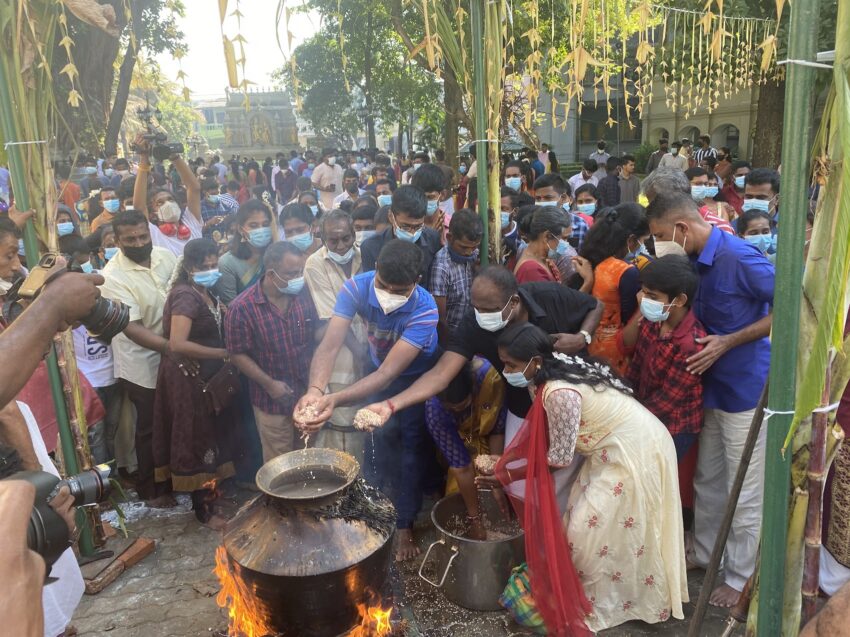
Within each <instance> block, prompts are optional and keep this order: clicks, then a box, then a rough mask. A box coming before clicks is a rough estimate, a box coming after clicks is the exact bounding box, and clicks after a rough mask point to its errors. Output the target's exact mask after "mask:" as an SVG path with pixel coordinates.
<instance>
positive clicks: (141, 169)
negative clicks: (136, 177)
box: [136, 164, 151, 173]
mask: <svg viewBox="0 0 850 637" xmlns="http://www.w3.org/2000/svg"><path fill="white" fill-rule="evenodd" d="M150 171H151V167H150V165H147V166H144V165H142V164H139V167H138V168H137V169H136V172H140V173H149V172H150Z"/></svg>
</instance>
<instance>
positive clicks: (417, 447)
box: [294, 239, 439, 560]
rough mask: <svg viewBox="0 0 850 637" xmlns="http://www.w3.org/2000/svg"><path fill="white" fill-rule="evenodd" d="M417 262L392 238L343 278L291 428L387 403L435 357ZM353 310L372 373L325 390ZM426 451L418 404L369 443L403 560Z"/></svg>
mask: <svg viewBox="0 0 850 637" xmlns="http://www.w3.org/2000/svg"><path fill="white" fill-rule="evenodd" d="M422 260H423V256H422V250H420V249H419V247H418V246H417V245H415V244H413V243H410V242H409V241H402V240H400V239H393V240H391V241H389V242H388V243H387V244H386V245H384V247H383V248H382V249H381V252H380V254H379V255H378V261H377V269H376V270H375V271H372V272H364V273H363V274H358V275H357V276H355V277H354V278H351V279H349V280H348V281H346V282H345V285H344V286H343V288H342V290H341V291H340V293H339V295H338V296H337V300H336V306H335V307H334V315H333V317H331V319H330V321H328V326H327V330H326V331H325V335H324V337H323V338H322V342H321V343H320V344H319V347H318V348H317V349H316V353H315V355H314V356H313V360H312V362H311V364H310V381H309V388H308V389H307V393H306V394H305V395H304V396H303V397H302V398H301V400H300V401H298V404H297V405H296V407H295V413H294V419H295V421H296V426H298V427H299V428H300V429H301V430H302V431H304V432H305V433H313V432H315V431H318V430H319V429H320V428H321V427H322V425H323V424H324V423H325V422H326V421H327V420H328V419H329V418H330V417H331V414H332V413H333V410H334V408H336V407H340V406H344V405H350V404H353V403H363V402H364V401H366V402H372V401H376V400H385V399H386V398H387V397H389V396H393V395H395V394H397V393H398V392H400V391H403V390H404V389H407V387H409V386H410V385H412V384H413V382H414V381H415V380H416V379H417V378H419V376H421V375H422V374H423V373H425V372H427V371H428V370H429V369H431V367H432V366H433V364H434V362H436V360H437V356H438V351H437V321H438V318H439V316H438V314H437V304H436V303H435V302H434V297H432V296H431V294H430V293H429V292H428V291H427V290H425V288H423V287H420V286H419V285H418V282H419V279H420V272H421V269H422ZM355 315H357V316H359V317H360V318H361V319H362V320H363V322H364V323H365V324H366V332H367V335H368V340H369V353H368V357H369V360H368V361H367V362H366V367H367V369H371V370H373V371H372V373H370V374H368V375H366V376H365V377H364V378H361V379H360V380H359V381H357V382H356V383H354V384H353V385H349V386H348V387H346V388H345V389H342V390H341V391H338V392H335V393H327V387H328V381H329V379H330V376H331V372H332V371H333V367H334V362H335V361H336V356H337V353H338V352H339V350H340V348H341V347H342V345H343V344H344V343H345V341H346V339H347V338H348V334H349V327H350V326H351V321H352V320H353V319H354V317H355ZM354 351H357V350H354ZM308 406H311V407H312V408H313V410H314V412H315V413H317V415H316V416H315V417H313V416H309V417H307V418H305V414H304V410H305V409H306V408H307V407H308ZM370 444H371V446H372V450H371V452H370V450H369V448H368V446H369V445H370ZM429 449H430V438H429V436H428V432H427V431H426V429H425V409H424V405H422V404H419V405H415V406H413V407H409V408H407V409H400V410H399V411H398V412H396V413H395V414H394V417H393V418H392V419H391V420H390V421H389V422H388V423H387V425H386V426H384V427H382V428H380V429H378V430H377V431H375V433H374V435H373V437H372V438H370V440H369V441H367V449H366V453H365V464H366V466H364V468H363V473H364V476H365V477H366V478H367V479H368V480H370V482H372V483H373V484H375V486H377V487H379V488H381V489H384V490H385V491H387V493H388V495H389V496H390V498H391V499H392V500H393V503H394V504H395V507H396V510H397V511H398V523H397V526H398V533H397V535H398V548H397V552H396V558H397V559H400V560H401V559H407V558H410V557H413V556H415V555H416V554H418V553H419V549H418V548H417V546H416V543H415V542H414V539H413V533H412V529H413V522H414V520H415V519H416V515H417V513H419V509H420V508H421V506H422V483H423V476H424V475H425V472H426V468H427V463H428V461H429ZM399 461H400V462H399Z"/></svg>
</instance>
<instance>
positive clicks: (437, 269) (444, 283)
mask: <svg viewBox="0 0 850 637" xmlns="http://www.w3.org/2000/svg"><path fill="white" fill-rule="evenodd" d="M473 276H475V262H474V261H470V262H463V261H455V260H454V259H452V256H451V254H450V253H449V247H448V246H444V247H443V248H441V249H440V251H439V252H438V253H437V254H436V255H435V256H434V263H433V264H431V287H430V289H431V294H433V295H434V296H442V297H445V299H446V327H448V328H449V329H450V330H454V329H455V328H456V327H457V326H458V325H459V324H460V321H461V319H463V315H464V314H466V311H467V310H468V309H469V307H470V298H469V296H470V290H471V289H472V277H473Z"/></svg>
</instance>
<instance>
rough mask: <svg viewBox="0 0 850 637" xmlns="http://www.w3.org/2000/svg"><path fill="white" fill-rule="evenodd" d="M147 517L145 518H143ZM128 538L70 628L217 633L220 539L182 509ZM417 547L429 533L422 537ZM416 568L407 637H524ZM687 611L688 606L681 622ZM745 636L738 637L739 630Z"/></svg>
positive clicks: (149, 635) (112, 635) (717, 630)
mask: <svg viewBox="0 0 850 637" xmlns="http://www.w3.org/2000/svg"><path fill="white" fill-rule="evenodd" d="M147 513H149V512H147ZM130 515H131V518H134V519H131V521H130V522H129V523H128V525H127V526H128V530H129V532H130V534H131V536H144V537H148V538H152V539H155V540H156V542H157V547H156V550H155V552H154V553H153V554H152V555H150V556H148V557H147V558H145V559H144V560H143V561H142V562H140V563H139V564H137V565H136V566H134V567H133V568H132V569H130V570H129V571H127V572H126V573H123V574H122V575H121V576H120V577H119V578H118V580H117V581H116V582H114V583H113V584H112V585H111V586H109V587H108V588H107V589H106V590H104V591H103V592H102V593H100V594H99V595H95V596H91V597H90V596H85V597H84V598H83V601H82V603H81V604H80V606H79V608H78V609H77V613H76V615H75V618H74V622H73V623H74V625H75V626H76V627H77V629H78V630H79V634H80V635H81V636H83V637H168V636H172V635H173V636H175V637H200V636H202V635H203V636H207V637H209V636H210V635H214V634H215V633H216V632H217V631H221V630H223V629H224V628H225V627H226V625H227V622H226V617H225V615H224V614H223V611H222V610H221V609H219V608H218V606H217V605H216V602H215V595H216V593H217V592H218V589H219V587H218V582H217V580H216V578H215V576H214V575H213V574H212V569H213V566H214V564H215V559H214V553H215V548H216V546H217V545H218V544H219V541H220V540H219V537H220V536H219V534H218V533H216V532H214V531H211V530H209V529H207V528H205V527H202V526H201V525H199V524H198V523H197V522H196V521H195V518H194V515H192V513H190V512H188V510H187V507H185V506H184V507H181V509H179V510H178V511H176V512H173V513H171V514H169V515H165V516H159V517H155V516H151V515H148V514H146V512H144V511H142V512H139V513H138V514H134V513H133V512H131V513H130ZM421 536H422V537H421V539H422V542H423V544H425V546H427V543H429V542H431V541H433V532H432V531H431V530H430V529H429V531H428V532H426V533H423V534H421ZM415 562H416V563H415V564H414V563H407V564H405V565H403V566H402V567H401V568H400V573H401V578H400V582H401V586H402V587H403V588H404V603H403V604H402V607H403V613H404V614H405V615H407V616H408V617H410V616H412V618H413V624H414V625H415V627H416V630H415V631H411V632H412V635H411V637H519V636H521V635H527V634H528V633H526V632H524V631H522V630H521V629H520V628H518V627H517V626H516V625H515V624H512V622H510V620H509V619H508V617H507V615H506V614H505V613H502V612H494V613H481V612H474V611H469V610H466V609H463V608H460V607H458V606H456V605H454V604H452V603H451V602H449V601H447V600H446V599H445V598H444V597H443V596H442V594H441V593H439V592H437V591H435V590H434V589H433V588H431V587H430V586H429V585H427V584H425V583H424V582H422V581H421V580H420V579H419V578H418V577H417V576H416V572H415V570H416V568H418V564H419V562H418V560H416V561H415ZM701 577H702V572H701V571H699V572H697V573H695V574H693V575H692V576H691V582H690V583H691V597H692V599H694V600H695V599H696V596H697V594H698V587H699V583H700V581H701ZM691 612H693V605H692V604H689V605H688V607H687V608H686V610H685V614H686V616H690V613H691ZM724 619H725V613H721V612H719V611H716V610H714V611H711V612H710V615H709V618H708V620H707V621H706V623H705V625H704V629H703V632H702V635H703V636H704V637H716V636H718V635H720V634H721V633H722V631H723V626H722V624H723V621H724ZM741 632H743V631H741ZM686 633H687V624H686V623H685V622H677V621H673V620H671V621H668V622H666V623H664V624H657V625H654V626H649V625H645V624H641V623H634V624H626V625H624V626H621V627H618V628H616V629H613V630H610V631H606V632H605V633H604V634H605V636H606V637H637V636H639V635H655V636H672V635H685V634H686Z"/></svg>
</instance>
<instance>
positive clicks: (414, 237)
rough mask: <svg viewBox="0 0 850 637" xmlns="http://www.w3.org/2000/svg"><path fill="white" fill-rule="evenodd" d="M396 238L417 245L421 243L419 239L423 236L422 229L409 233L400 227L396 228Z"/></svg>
mask: <svg viewBox="0 0 850 637" xmlns="http://www.w3.org/2000/svg"><path fill="white" fill-rule="evenodd" d="M394 230H395V238H396V239H401V240H402V241H409V242H410V243H416V242H417V241H419V237H421V236H422V228H419V229H418V230H417V231H416V232H413V233H411V232H408V231H407V230H402V229H401V228H399V227H398V226H395V228H394Z"/></svg>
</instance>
